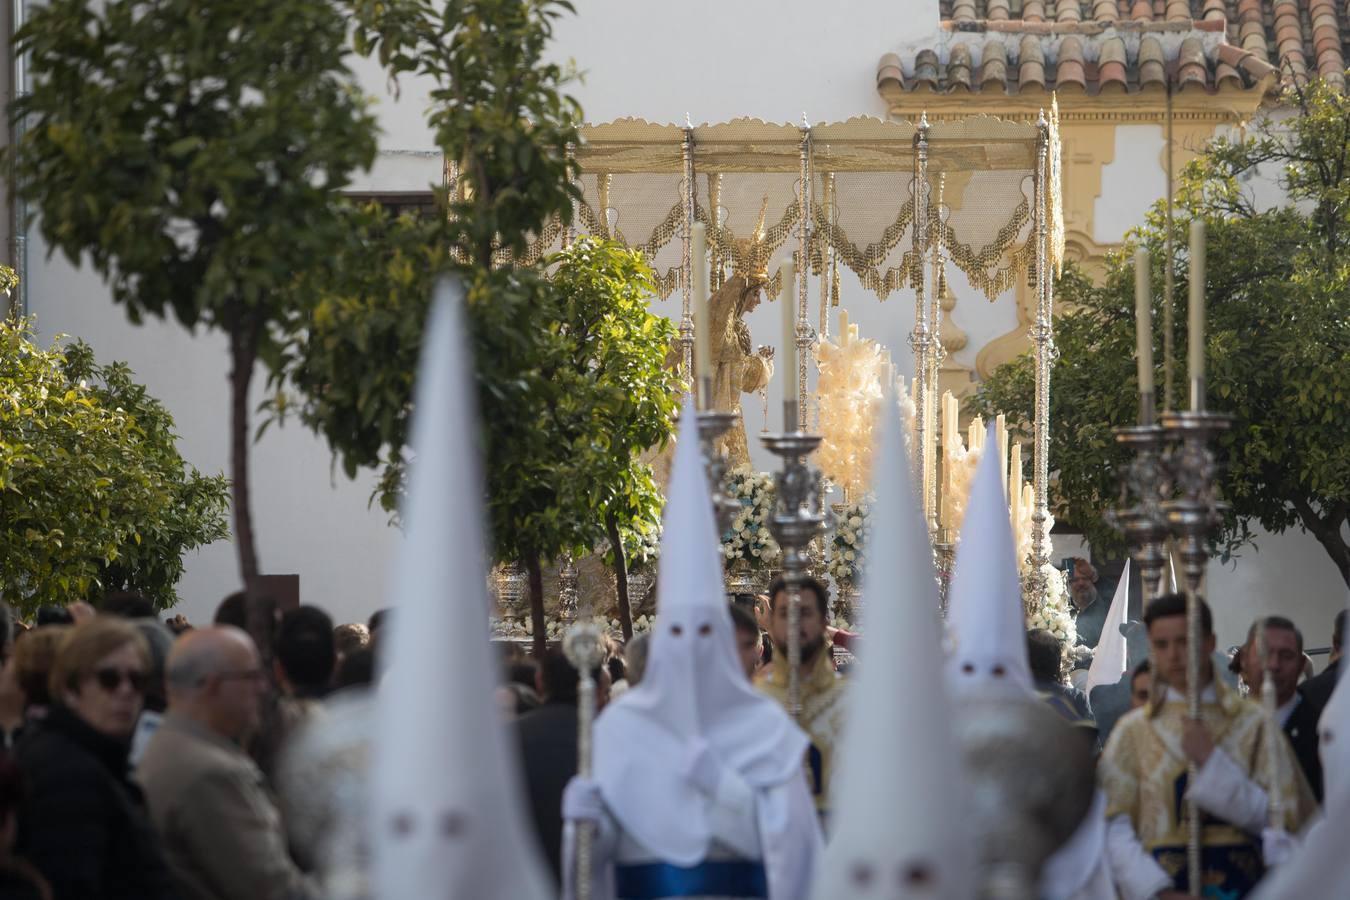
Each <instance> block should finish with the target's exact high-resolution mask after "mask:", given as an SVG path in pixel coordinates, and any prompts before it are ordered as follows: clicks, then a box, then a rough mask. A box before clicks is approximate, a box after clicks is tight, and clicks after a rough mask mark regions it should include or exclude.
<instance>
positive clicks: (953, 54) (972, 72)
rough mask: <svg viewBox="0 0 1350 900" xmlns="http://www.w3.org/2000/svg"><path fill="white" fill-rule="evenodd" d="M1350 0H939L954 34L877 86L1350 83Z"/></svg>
mask: <svg viewBox="0 0 1350 900" xmlns="http://www.w3.org/2000/svg"><path fill="white" fill-rule="evenodd" d="M1345 2H1346V0H939V9H940V13H941V15H942V16H943V19H944V21H943V27H944V28H945V29H946V31H947V32H948V34H949V37H948V39H947V40H945V41H943V42H942V43H941V44H940V45H935V46H933V47H929V48H924V49H922V50H920V51H918V52H917V53H915V54H914V55H913V56H912V57H909V58H906V59H905V60H900V59H899V58H898V57H896V56H895V55H894V54H888V55H887V56H886V57H883V59H882V61H881V64H880V65H879V66H878V70H877V83H878V85H880V84H882V83H886V84H889V85H893V86H899V87H900V88H901V89H904V90H920V89H923V88H925V87H926V88H928V89H929V90H956V89H961V90H970V91H992V90H997V88H998V87H999V86H1002V87H1003V89H1004V90H1005V91H1008V92H1010V93H1012V92H1017V91H1021V90H1034V89H1041V90H1057V89H1061V88H1067V89H1070V90H1082V91H1087V92H1089V93H1096V92H1098V91H1100V90H1102V89H1103V88H1105V89H1108V90H1111V91H1121V90H1125V91H1152V90H1157V89H1160V88H1162V87H1164V86H1165V85H1167V84H1168V83H1169V82H1171V83H1172V84H1173V85H1175V86H1176V87H1177V88H1178V89H1182V90H1189V89H1197V88H1199V89H1204V90H1209V91H1219V90H1253V89H1259V90H1271V89H1273V88H1275V87H1277V86H1278V85H1280V84H1288V83H1289V82H1290V81H1291V80H1293V79H1304V78H1308V77H1316V76H1319V75H1320V76H1321V77H1323V78H1326V79H1327V80H1328V81H1330V82H1332V83H1333V84H1335V85H1338V86H1341V87H1344V86H1345V77H1344V70H1345V66H1346V61H1347V60H1350V10H1347V9H1345V8H1343V7H1344V5H1345ZM1206 35H1215V36H1217V38H1218V41H1219V43H1218V44H1217V45H1216V44H1215V42H1214V38H1213V37H1208V36H1206ZM1136 36H1137V37H1136ZM1178 37H1181V38H1182V39H1183V40H1182V41H1181V43H1180V45H1179V46H1178V44H1177V43H1176V39H1177V38H1178ZM1136 42H1137V43H1136ZM1134 47H1137V48H1138V50H1137V51H1135V50H1131V49H1129V48H1134ZM1164 47H1166V48H1167V50H1164ZM976 48H978V51H979V53H978V55H979V59H980V65H978V66H976V65H975V64H974V58H975V56H976V53H975V50H976ZM1206 48H1208V49H1206ZM1047 53H1048V54H1050V58H1051V59H1054V60H1055V62H1054V63H1053V64H1051V63H1047V61H1046V60H1047V56H1046V54H1047ZM906 67H908V69H909V71H910V72H911V73H912V74H911V75H910V76H909V77H908V78H906V77H905V76H904V75H903V74H902V73H903V71H904V70H905V69H906Z"/></svg>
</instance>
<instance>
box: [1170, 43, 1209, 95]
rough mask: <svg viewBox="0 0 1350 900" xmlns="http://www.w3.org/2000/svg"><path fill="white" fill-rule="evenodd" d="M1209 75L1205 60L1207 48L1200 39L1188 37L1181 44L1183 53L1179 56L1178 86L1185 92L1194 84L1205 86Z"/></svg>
mask: <svg viewBox="0 0 1350 900" xmlns="http://www.w3.org/2000/svg"><path fill="white" fill-rule="evenodd" d="M1208 74H1209V65H1208V63H1207V62H1206V60H1205V48H1204V45H1203V44H1201V43H1200V39H1199V38H1194V37H1188V38H1186V39H1185V40H1184V41H1182V42H1181V52H1180V54H1179V55H1178V56H1177V85H1178V87H1180V88H1181V89H1182V90H1185V89H1186V88H1187V87H1188V86H1190V85H1192V84H1199V85H1200V86H1201V87H1204V85H1205V79H1206V76H1207V75H1208Z"/></svg>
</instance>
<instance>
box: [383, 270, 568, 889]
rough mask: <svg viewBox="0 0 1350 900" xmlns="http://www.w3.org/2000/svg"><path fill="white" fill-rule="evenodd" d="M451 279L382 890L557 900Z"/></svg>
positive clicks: (390, 747) (420, 428)
mask: <svg viewBox="0 0 1350 900" xmlns="http://www.w3.org/2000/svg"><path fill="white" fill-rule="evenodd" d="M463 296H464V294H463V289H462V287H460V285H459V283H458V282H457V281H452V280H450V279H442V280H441V281H439V282H438V283H437V285H436V287H435V291H434V302H433V305H432V310H431V315H430V318H429V319H428V322H427V328H426V332H425V334H424V336H423V339H422V360H421V365H420V367H419V370H418V375H417V388H416V394H415V405H414V410H413V424H412V433H411V438H412V442H411V444H412V447H413V449H414V451H415V453H416V456H415V458H414V459H413V461H412V466H411V472H410V475H409V482H408V492H407V496H406V498H405V500H404V505H403V518H404V524H405V527H406V534H405V538H404V541H403V544H402V546H401V547H400V549H399V553H398V557H397V562H396V564H395V566H394V576H393V602H392V604H391V606H392V613H393V614H392V618H391V621H390V624H389V629H390V635H389V646H388V647H387V648H386V649H387V650H388V652H387V653H383V654H381V656H382V657H384V658H385V659H387V660H389V661H390V664H389V665H388V667H387V671H386V673H385V675H384V678H383V680H382V682H381V684H380V688H379V706H378V711H377V718H376V725H375V733H374V735H373V738H374V747H373V751H372V754H373V756H372V766H373V773H372V809H373V816H372V821H371V828H373V829H374V831H373V834H372V847H373V850H374V855H375V866H374V868H375V873H374V874H375V887H376V890H375V896H376V897H378V898H379V900H408V898H410V897H473V898H475V900H546V898H553V897H554V896H556V893H555V892H551V891H550V889H549V887H548V885H549V879H548V877H547V875H546V874H545V869H544V866H543V860H542V856H541V854H540V851H539V848H538V845H537V839H536V838H535V836H534V834H533V830H532V829H531V828H530V826H529V823H528V820H527V819H526V817H525V804H524V794H523V792H522V790H521V786H520V784H519V781H518V779H519V766H518V765H517V759H516V750H515V746H514V744H513V743H511V742H509V741H508V740H507V735H506V733H505V729H504V727H503V724H502V722H501V718H500V713H499V711H498V709H497V707H496V705H495V703H494V702H493V690H494V688H495V679H494V677H493V675H494V673H495V672H496V671H497V668H498V666H497V659H496V657H495V655H494V654H493V652H492V648H491V646H490V644H489V639H488V635H489V630H488V598H487V582H486V566H485V559H484V543H483V477H482V473H481V469H480V460H479V451H478V446H477V435H478V422H477V416H476V411H475V408H474V407H475V402H474V398H473V395H472V388H471V385H472V378H471V373H470V370H469V365H468V362H467V360H468V359H469V358H470V357H469V353H470V350H469V345H468V341H467V339H466V336H465V329H464V325H463V319H462V312H461V309H460V305H461V303H462V302H463Z"/></svg>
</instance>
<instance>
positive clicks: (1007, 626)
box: [947, 423, 1034, 696]
mask: <svg viewBox="0 0 1350 900" xmlns="http://www.w3.org/2000/svg"><path fill="white" fill-rule="evenodd" d="M985 446H986V447H997V446H998V443H997V442H996V441H995V439H994V426H993V424H992V423H991V424H990V426H989V434H988V435H987V437H986V443H985ZM1001 464H1002V463H1001V461H1000V460H999V458H998V455H997V454H995V453H985V454H984V456H983V457H982V458H981V459H980V462H979V465H978V466H977V467H976V469H975V481H974V483H973V484H972V485H971V488H970V501H969V502H968V503H967V504H966V517H965V520H964V522H962V525H961V541H960V543H959V544H957V547H956V562H955V566H954V568H953V572H952V584H951V593H950V594H949V600H948V604H947V628H948V630H949V632H950V637H951V640H952V644H953V650H952V653H951V655H950V657H949V658H948V660H947V675H948V682H949V684H950V685H951V688H952V690H953V691H954V692H955V693H957V694H963V695H970V694H981V695H986V696H987V695H989V694H990V693H1001V692H1004V691H1032V690H1034V688H1033V685H1032V679H1031V664H1030V663H1029V662H1028V660H1027V638H1026V628H1027V626H1026V620H1025V618H1024V615H1023V611H1022V586H1021V581H1020V580H1019V578H1018V572H1017V553H1016V551H1015V550H1014V549H1013V535H1012V525H1011V523H1010V522H1009V518H1008V515H1009V514H1008V504H1007V502H1006V501H1005V500H1004V497H1003V476H1002V474H1001V473H1000V472H999V468H1000V466H1001Z"/></svg>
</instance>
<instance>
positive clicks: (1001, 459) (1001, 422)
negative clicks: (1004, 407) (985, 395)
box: [994, 413, 1008, 497]
mask: <svg viewBox="0 0 1350 900" xmlns="http://www.w3.org/2000/svg"><path fill="white" fill-rule="evenodd" d="M994 435H995V437H996V438H997V439H998V470H999V471H1000V472H1002V473H1003V496H1004V497H1007V496H1008V417H1007V416H1005V415H1004V414H1003V413H999V414H998V418H997V419H995V420H994Z"/></svg>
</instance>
